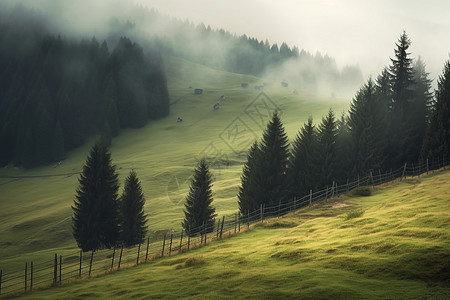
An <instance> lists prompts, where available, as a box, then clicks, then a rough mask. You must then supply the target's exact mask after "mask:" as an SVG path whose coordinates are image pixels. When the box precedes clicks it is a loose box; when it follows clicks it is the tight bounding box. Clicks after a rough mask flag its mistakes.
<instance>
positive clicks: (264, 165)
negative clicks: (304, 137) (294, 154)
mask: <svg viewBox="0 0 450 300" xmlns="http://www.w3.org/2000/svg"><path fill="white" fill-rule="evenodd" d="M288 158H289V140H288V137H287V134H286V132H285V130H284V126H283V123H282V122H281V120H280V117H279V116H278V112H275V113H274V114H273V116H272V120H271V121H269V123H268V124H267V128H266V130H265V131H264V133H263V138H262V141H261V144H260V156H259V159H258V160H259V162H258V165H259V175H258V176H257V177H258V179H257V183H256V190H257V194H256V199H257V201H258V206H259V205H260V204H266V205H269V206H273V205H278V204H279V203H280V202H285V201H287V200H288V197H289V193H288V183H287V176H286V171H287V163H288Z"/></svg>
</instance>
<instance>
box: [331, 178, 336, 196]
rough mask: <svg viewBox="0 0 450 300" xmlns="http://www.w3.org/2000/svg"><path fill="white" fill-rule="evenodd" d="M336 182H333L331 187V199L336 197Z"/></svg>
mask: <svg viewBox="0 0 450 300" xmlns="http://www.w3.org/2000/svg"><path fill="white" fill-rule="evenodd" d="M335 184H336V182H335V181H334V180H333V185H332V186H331V197H334V189H335Z"/></svg>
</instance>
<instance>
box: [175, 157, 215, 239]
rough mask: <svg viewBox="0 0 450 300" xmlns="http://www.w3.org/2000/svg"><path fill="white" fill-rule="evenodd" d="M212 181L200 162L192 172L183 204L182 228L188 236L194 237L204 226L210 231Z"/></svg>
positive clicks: (211, 222) (213, 210)
mask: <svg viewBox="0 0 450 300" xmlns="http://www.w3.org/2000/svg"><path fill="white" fill-rule="evenodd" d="M211 187H212V179H211V173H210V172H209V168H208V165H207V163H206V161H205V159H202V160H200V162H199V163H198V166H197V168H196V169H195V170H194V176H193V178H192V182H191V186H190V188H189V193H188V195H187V197H186V203H185V204H184V206H185V210H184V221H183V223H182V226H183V228H184V230H186V232H187V233H188V234H190V235H195V234H197V233H199V232H200V231H201V230H202V228H201V227H202V225H203V224H206V226H208V228H209V230H208V231H211V230H212V226H209V225H211V224H213V222H214V218H215V217H216V214H215V212H216V209H215V208H214V207H213V206H212V201H213V198H212V190H211Z"/></svg>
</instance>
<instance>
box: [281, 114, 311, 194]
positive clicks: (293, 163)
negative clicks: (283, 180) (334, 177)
mask: <svg viewBox="0 0 450 300" xmlns="http://www.w3.org/2000/svg"><path fill="white" fill-rule="evenodd" d="M317 151H318V149H317V136H316V131H315V126H314V125H313V120H312V117H309V118H308V123H306V124H304V125H303V127H302V128H301V129H300V131H299V132H298V134H297V136H296V137H295V140H294V142H293V144H292V152H291V156H290V158H289V170H288V175H289V178H288V179H289V181H290V193H291V196H293V197H301V196H304V195H306V194H307V193H309V191H310V190H311V189H313V188H315V187H316V186H315V183H316V182H315V179H316V175H317V170H316V168H317V165H316V155H317Z"/></svg>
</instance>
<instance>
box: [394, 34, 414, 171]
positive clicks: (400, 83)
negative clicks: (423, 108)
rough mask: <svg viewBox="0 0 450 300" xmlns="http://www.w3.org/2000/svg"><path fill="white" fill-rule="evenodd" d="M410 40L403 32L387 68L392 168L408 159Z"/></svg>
mask: <svg viewBox="0 0 450 300" xmlns="http://www.w3.org/2000/svg"><path fill="white" fill-rule="evenodd" d="M410 45H411V40H410V39H409V37H408V35H407V34H406V33H405V32H403V34H402V35H401V36H400V38H399V40H398V43H396V47H397V48H396V49H395V50H394V51H395V58H394V59H392V58H391V66H390V68H389V74H390V77H391V78H390V81H391V89H392V113H391V115H390V116H391V119H390V122H389V123H390V133H391V138H390V145H389V148H390V151H389V155H390V157H391V161H392V167H398V166H400V165H401V164H403V163H405V161H406V160H407V159H408V157H407V155H406V152H405V151H404V150H405V149H407V148H409V147H410V140H409V136H408V133H407V129H408V127H409V124H408V121H407V116H408V112H409V109H410V107H409V106H410V105H409V103H410V102H411V101H412V100H413V93H412V88H411V86H412V84H413V66H412V59H411V58H409V55H410V53H408V52H407V51H408V48H409V46H410Z"/></svg>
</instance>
